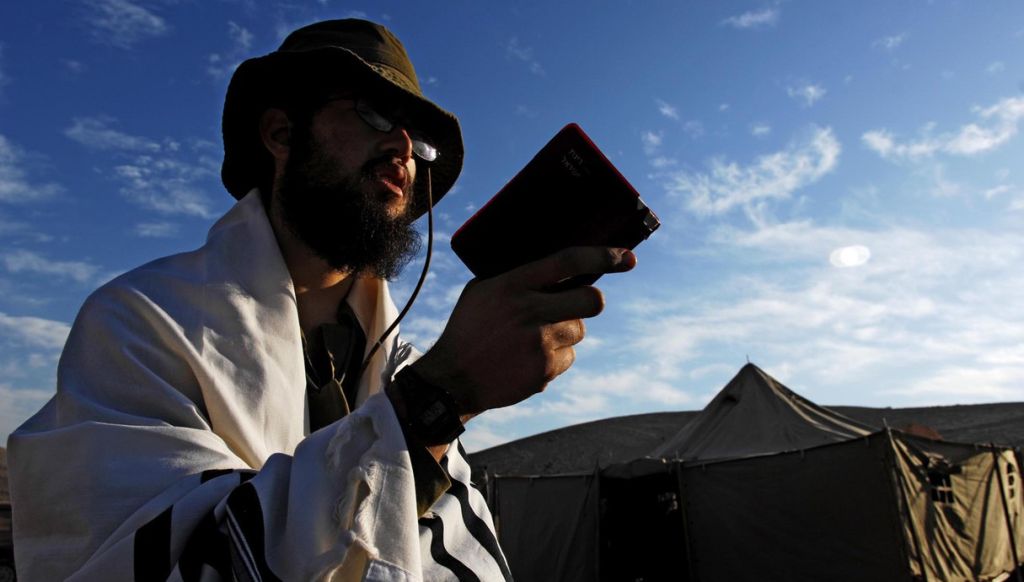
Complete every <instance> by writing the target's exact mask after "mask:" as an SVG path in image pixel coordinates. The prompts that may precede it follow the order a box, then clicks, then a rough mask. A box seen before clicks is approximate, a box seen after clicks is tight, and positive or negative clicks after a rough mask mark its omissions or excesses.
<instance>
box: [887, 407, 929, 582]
mask: <svg viewBox="0 0 1024 582" xmlns="http://www.w3.org/2000/svg"><path fill="white" fill-rule="evenodd" d="M885 436H887V437H888V438H889V455H890V457H889V463H890V464H891V465H892V471H893V473H894V474H895V475H896V488H897V489H898V490H899V495H900V498H901V499H902V500H903V503H902V505H903V510H904V512H905V513H906V519H907V523H908V524H909V525H910V538H911V539H912V540H913V542H914V551H916V552H917V565H918V567H920V568H921V578H922V579H923V582H928V569H927V568H925V565H924V553H923V552H922V551H921V540H919V539H918V538H917V528H916V527H914V514H913V513H911V512H910V499H909V498H907V491H906V488H905V487H904V486H903V473H902V472H900V468H899V465H898V464H897V463H896V441H895V439H893V436H892V429H891V428H889V425H888V423H886V426H885ZM897 502H898V500H897Z"/></svg>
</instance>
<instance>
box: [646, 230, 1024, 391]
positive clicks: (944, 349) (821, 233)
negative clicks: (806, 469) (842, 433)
mask: <svg viewBox="0 0 1024 582" xmlns="http://www.w3.org/2000/svg"><path fill="white" fill-rule="evenodd" d="M851 243H855V244H851ZM711 245H712V246H713V248H715V249H717V251H718V252H722V253H730V255H731V256H735V255H736V253H737V252H738V251H742V252H743V253H742V254H743V255H746V256H748V257H750V259H751V260H756V261H758V262H762V261H763V260H769V258H770V260H771V261H772V263H773V265H775V267H774V268H773V269H767V270H758V271H752V270H750V269H746V268H742V266H739V267H738V268H737V269H736V271H735V273H734V275H733V276H723V278H722V280H721V282H720V283H719V284H716V288H718V289H719V292H718V293H708V294H705V295H704V298H695V299H674V300H673V301H674V302H676V303H675V304H663V305H653V306H652V305H650V304H649V302H647V301H645V302H640V301H638V302H637V305H636V308H637V309H638V311H637V318H636V321H637V322H639V323H638V324H637V326H636V329H635V332H634V333H635V335H637V336H638V337H643V338H644V339H643V340H641V344H642V345H643V346H644V347H645V348H646V353H656V354H658V360H657V361H658V363H659V366H660V367H661V368H662V369H663V372H662V375H663V376H671V374H672V373H673V371H675V373H681V372H682V371H683V370H684V369H685V368H687V367H689V366H698V365H701V366H703V365H708V364H710V363H713V362H716V361H717V360H716V358H717V357H719V356H717V355H716V354H720V353H722V352H723V349H724V351H725V352H726V353H735V352H737V351H738V352H739V353H740V354H742V353H748V354H751V355H752V356H754V357H755V361H758V362H761V363H762V365H767V366H769V370H774V369H784V370H789V371H790V372H791V373H797V372H799V376H800V377H801V378H804V379H805V381H807V382H808V383H809V384H811V385H814V386H816V387H818V388H820V389H822V390H825V389H832V390H841V389H843V388H844V387H846V386H848V385H849V384H850V383H852V382H854V380H853V379H856V382H857V385H859V386H871V387H872V388H871V389H872V390H873V391H875V394H896V393H900V394H905V395H907V396H908V398H909V397H914V398H919V400H917V401H918V402H920V401H921V400H920V398H921V397H922V395H927V399H928V400H930V401H931V403H935V399H936V398H938V399H939V400H941V401H942V402H943V403H953V402H959V401H963V400H964V399H967V398H969V399H971V400H972V401H977V400H978V399H979V397H980V398H982V399H990V400H995V399H1001V400H1006V399H1014V400H1020V399H1022V398H1024V388H1021V385H1022V381H1024V365H1022V364H1024V346H1022V344H1021V342H1020V337H1024V306H1022V305H1021V303H1020V302H1019V301H1018V300H1017V297H1018V296H1019V289H1020V286H1021V285H1024V275H1021V274H1019V273H1017V272H1016V269H1015V265H1016V264H1018V263H1019V261H1020V260H1021V259H1022V258H1024V251H1022V250H1021V249H1024V237H1021V236H1020V235H1016V234H992V233H988V232H982V231H977V230H944V231H941V232H940V231H938V230H935V229H931V230H930V231H928V232H923V231H919V230H914V229H908V228H902V227H890V228H887V229H882V230H859V229H850V228H834V227H820V226H816V225H814V224H813V223H812V222H810V221H801V222H791V223H782V224H773V225H769V226H759V227H755V228H753V229H751V230H739V229H735V228H728V227H727V228H724V229H723V231H722V232H721V233H720V235H719V236H716V237H714V239H713V240H712V241H711ZM859 245H860V246H864V247H865V248H870V249H871V251H870V261H869V262H865V263H862V264H861V265H860V266H859V267H858V268H852V269H851V268H846V269H836V268H830V267H829V259H830V255H831V254H832V253H830V250H834V249H850V248H854V247H856V246H859ZM856 254H859V255H860V257H859V258H865V256H864V251H856ZM741 256H742V255H741ZM652 313H655V314H657V317H651V314H652ZM908 369H918V370H919V371H920V372H921V374H920V375H919V376H918V377H920V378H922V380H921V381H920V382H915V383H914V384H913V385H911V386H900V385H894V384H893V383H892V381H891V380H890V378H889V377H888V374H890V373H892V372H895V371H897V370H899V371H900V372H901V374H900V375H896V374H893V377H900V376H901V375H905V374H906V371H907V370H908ZM995 369H998V370H999V372H997V373H993V372H992V370H995ZM958 370H959V371H958ZM946 371H949V372H951V375H949V376H946V378H947V380H944V381H941V382H938V381H936V382H934V383H932V382H931V381H932V380H938V379H939V378H940V377H942V376H940V374H942V373H943V372H946ZM954 372H955V373H954ZM674 385H677V386H678V384H674ZM808 395H809V396H812V397H813V395H811V394H808ZM888 400H889V401H890V402H891V401H892V398H888ZM833 403H835V404H838V402H833Z"/></svg>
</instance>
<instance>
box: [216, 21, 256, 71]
mask: <svg viewBox="0 0 1024 582" xmlns="http://www.w3.org/2000/svg"><path fill="white" fill-rule="evenodd" d="M228 40H229V42H230V43H231V46H230V47H229V48H228V49H227V50H226V51H225V52H221V53H213V54H211V55H210V56H208V57H207V66H206V72H207V74H209V75H210V76H211V77H213V78H214V79H215V80H217V81H222V80H225V79H227V78H229V77H230V76H231V75H232V74H233V73H234V72H235V69H236V68H238V65H239V64H240V63H241V62H242V60H244V59H245V58H246V57H248V56H249V54H250V53H251V52H252V40H253V35H252V33H251V32H249V30H248V29H247V28H245V27H244V26H241V25H239V24H238V23H236V22H228Z"/></svg>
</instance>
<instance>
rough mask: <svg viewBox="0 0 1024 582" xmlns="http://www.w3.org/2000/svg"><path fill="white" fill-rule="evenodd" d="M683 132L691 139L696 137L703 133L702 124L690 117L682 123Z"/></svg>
mask: <svg viewBox="0 0 1024 582" xmlns="http://www.w3.org/2000/svg"><path fill="white" fill-rule="evenodd" d="M683 133H685V134H686V135H688V136H690V137H692V138H693V139H697V138H699V137H701V136H703V135H704V124H703V123H701V122H699V121H697V120H695V119H691V120H690V121H687V122H686V123H684V124H683Z"/></svg>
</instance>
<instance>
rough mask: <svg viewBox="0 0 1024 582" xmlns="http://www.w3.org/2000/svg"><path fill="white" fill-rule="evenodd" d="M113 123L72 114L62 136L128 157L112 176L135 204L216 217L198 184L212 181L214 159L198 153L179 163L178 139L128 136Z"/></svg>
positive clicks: (216, 167)
mask: <svg viewBox="0 0 1024 582" xmlns="http://www.w3.org/2000/svg"><path fill="white" fill-rule="evenodd" d="M114 123H115V121H114V120H113V119H110V118H107V117H84V118H77V119H75V120H74V123H73V124H72V125H71V127H69V128H68V129H66V130H65V131H64V134H65V135H66V136H67V137H69V138H70V139H72V140H74V141H77V142H78V143H81V144H83V145H86V146H88V147H91V148H94V149H98V150H112V151H114V152H115V153H117V154H120V155H122V156H130V159H129V160H128V161H126V162H125V163H122V164H119V165H117V166H115V167H114V168H113V172H112V176H113V177H114V179H115V180H117V181H119V182H121V184H122V185H121V188H120V192H121V194H122V195H124V196H125V197H126V198H128V199H129V200H131V201H133V202H135V203H136V204H139V205H141V206H144V207H147V208H150V209H152V210H156V211H157V212H161V213H163V214H186V215H191V216H198V217H201V218H213V217H214V216H215V215H216V213H215V212H214V210H213V208H212V203H211V202H210V200H209V199H208V197H207V196H206V194H205V192H204V190H203V188H202V187H201V186H200V185H199V184H200V183H201V182H203V181H215V180H216V179H217V176H218V170H219V164H218V162H217V161H216V160H214V159H213V158H211V157H209V156H206V155H200V156H199V159H198V160H197V161H196V162H183V161H182V160H181V159H180V157H179V156H180V155H181V151H180V150H181V147H180V144H179V143H178V142H176V141H174V140H171V139H165V140H163V143H161V142H158V141H156V140H153V139H150V138H145V137H139V136H134V135H130V134H127V133H124V132H122V131H119V130H116V129H112V128H111V125H113V124H114ZM193 149H197V150H201V149H203V144H202V143H197V144H196V146H195V147H194V148H193ZM134 154H142V155H134Z"/></svg>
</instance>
